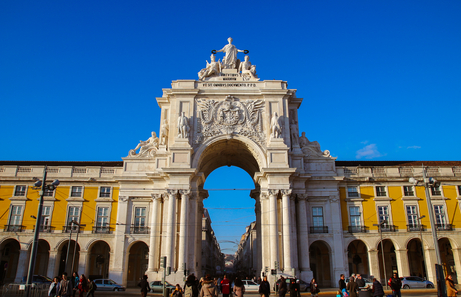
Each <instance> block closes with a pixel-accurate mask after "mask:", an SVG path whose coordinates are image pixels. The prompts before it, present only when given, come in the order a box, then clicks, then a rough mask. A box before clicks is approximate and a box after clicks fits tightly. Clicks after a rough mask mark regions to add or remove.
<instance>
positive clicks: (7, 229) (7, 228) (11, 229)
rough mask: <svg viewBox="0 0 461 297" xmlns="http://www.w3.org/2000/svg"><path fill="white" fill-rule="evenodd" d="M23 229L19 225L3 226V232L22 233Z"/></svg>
mask: <svg viewBox="0 0 461 297" xmlns="http://www.w3.org/2000/svg"><path fill="white" fill-rule="evenodd" d="M24 229H25V227H24V226H21V225H5V228H4V229H3V232H22V231H24Z"/></svg>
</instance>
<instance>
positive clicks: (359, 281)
mask: <svg viewBox="0 0 461 297" xmlns="http://www.w3.org/2000/svg"><path fill="white" fill-rule="evenodd" d="M355 282H356V283H357V286H358V287H359V288H363V287H365V280H364V279H363V278H362V276H361V275H360V274H357V277H356V278H355Z"/></svg>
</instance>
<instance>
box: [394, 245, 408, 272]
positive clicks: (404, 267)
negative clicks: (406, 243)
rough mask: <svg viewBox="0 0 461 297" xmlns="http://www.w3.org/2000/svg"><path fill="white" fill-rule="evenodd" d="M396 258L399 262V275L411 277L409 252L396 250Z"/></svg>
mask: <svg viewBox="0 0 461 297" xmlns="http://www.w3.org/2000/svg"><path fill="white" fill-rule="evenodd" d="M395 257H396V260H397V271H398V272H399V275H401V276H404V275H410V265H408V250H407V249H399V250H395Z"/></svg>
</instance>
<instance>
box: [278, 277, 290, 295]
mask: <svg viewBox="0 0 461 297" xmlns="http://www.w3.org/2000/svg"><path fill="white" fill-rule="evenodd" d="M287 291H288V288H287V282H286V281H285V278H284V277H283V276H281V277H280V284H279V297H285V294H286V293H287Z"/></svg>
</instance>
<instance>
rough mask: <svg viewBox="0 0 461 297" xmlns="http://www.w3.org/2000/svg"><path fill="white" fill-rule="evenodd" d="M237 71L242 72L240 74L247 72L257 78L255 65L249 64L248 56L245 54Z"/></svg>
mask: <svg viewBox="0 0 461 297" xmlns="http://www.w3.org/2000/svg"><path fill="white" fill-rule="evenodd" d="M239 71H241V72H242V75H245V74H249V75H250V77H251V78H257V76H256V65H251V62H250V57H249V56H245V60H244V61H243V62H242V63H240V66H239Z"/></svg>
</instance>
